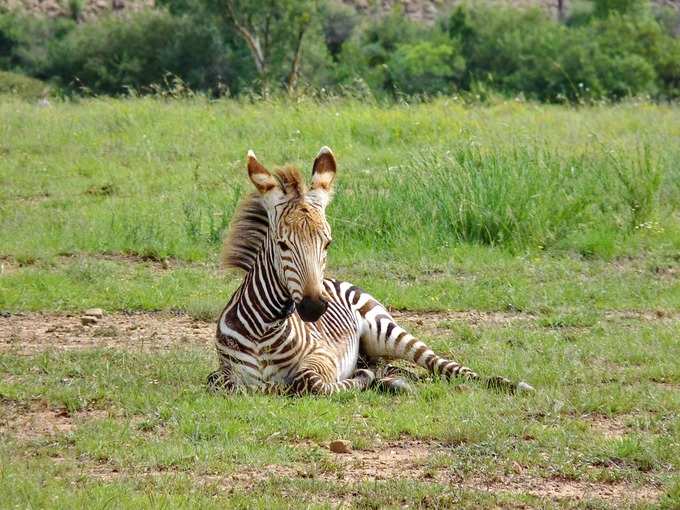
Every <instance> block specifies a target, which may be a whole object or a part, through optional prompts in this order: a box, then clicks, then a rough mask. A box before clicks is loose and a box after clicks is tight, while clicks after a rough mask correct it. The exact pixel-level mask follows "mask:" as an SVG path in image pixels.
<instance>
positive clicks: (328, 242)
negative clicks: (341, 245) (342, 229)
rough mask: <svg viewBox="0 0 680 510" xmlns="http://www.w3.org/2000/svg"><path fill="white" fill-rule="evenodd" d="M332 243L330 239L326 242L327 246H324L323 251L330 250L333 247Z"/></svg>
mask: <svg viewBox="0 0 680 510" xmlns="http://www.w3.org/2000/svg"><path fill="white" fill-rule="evenodd" d="M332 243H333V241H332V240H330V239H329V240H328V241H326V244H324V246H323V249H324V250H327V249H328V248H330V247H331V244H332Z"/></svg>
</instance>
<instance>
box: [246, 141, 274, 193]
mask: <svg viewBox="0 0 680 510" xmlns="http://www.w3.org/2000/svg"><path fill="white" fill-rule="evenodd" d="M248 177H250V181H251V182H252V183H253V184H254V185H255V187H256V188H257V191H259V192H260V193H261V194H262V195H264V194H266V193H267V192H269V191H271V190H273V189H275V188H276V186H277V182H276V179H275V178H274V176H273V175H272V174H270V173H269V170H267V169H266V168H265V167H264V166H263V165H262V163H260V162H259V161H258V160H257V158H256V157H255V153H254V152H253V151H252V150H250V151H248Z"/></svg>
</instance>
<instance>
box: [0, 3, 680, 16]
mask: <svg viewBox="0 0 680 510" xmlns="http://www.w3.org/2000/svg"><path fill="white" fill-rule="evenodd" d="M331 1H336V2H339V3H344V4H346V5H350V6H353V7H354V8H356V9H357V11H359V12H360V13H362V14H366V15H381V14H383V13H385V12H388V11H390V10H391V9H393V8H394V7H395V6H399V5H400V6H402V7H403V8H404V11H405V13H406V15H407V16H409V17H410V18H411V19H414V20H422V21H433V20H434V19H435V18H436V17H437V16H438V15H439V14H440V13H441V12H445V11H446V10H448V9H450V8H451V7H453V6H455V5H457V4H460V3H463V2H464V1H465V0H331ZM477 2H486V3H489V4H497V5H506V6H507V5H512V6H515V7H519V8H527V7H536V6H539V7H542V8H544V9H546V10H547V11H549V12H550V13H551V14H553V15H554V16H557V15H558V0H477ZM575 3H577V2H575V1H574V0H563V2H562V4H563V9H564V12H565V13H566V12H569V9H570V8H571V7H572V5H573V4H575ZM653 3H654V4H656V5H659V6H668V7H672V8H675V9H679V10H680V0H653ZM154 5H155V0H0V10H2V9H3V8H4V9H9V10H24V11H26V10H28V11H31V12H34V13H36V14H40V15H46V16H50V17H58V16H68V17H74V16H75V17H78V19H81V20H88V19H92V18H95V17H97V16H99V15H101V14H103V13H107V12H116V11H126V10H127V11H129V10H133V11H136V10H140V9H144V8H148V7H153V6H154Z"/></svg>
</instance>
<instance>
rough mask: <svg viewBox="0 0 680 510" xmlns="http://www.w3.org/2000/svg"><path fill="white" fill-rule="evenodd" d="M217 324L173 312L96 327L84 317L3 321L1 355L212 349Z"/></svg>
mask: <svg viewBox="0 0 680 510" xmlns="http://www.w3.org/2000/svg"><path fill="white" fill-rule="evenodd" d="M215 328H216V324H215V323H213V322H204V321H198V320H194V319H192V318H191V317H189V316H187V315H173V314H169V313H135V314H122V313H116V314H111V315H108V314H105V315H104V317H103V318H102V319H100V320H99V321H98V322H97V323H96V324H93V325H90V326H85V325H83V324H81V321H80V316H79V315H61V314H43V313H26V314H19V315H11V316H9V317H0V352H3V351H4V352H13V353H17V354H25V355H31V354H36V353H39V352H43V351H46V350H52V349H55V350H82V349H92V348H114V349H122V350H139V351H154V350H169V349H172V348H178V347H188V346H191V345H206V346H208V345H209V344H210V343H211V342H212V339H213V338H214V337H215Z"/></svg>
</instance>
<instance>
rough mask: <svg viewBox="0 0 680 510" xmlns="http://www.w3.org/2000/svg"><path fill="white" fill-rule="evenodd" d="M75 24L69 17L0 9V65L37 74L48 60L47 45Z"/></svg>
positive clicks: (66, 32)
mask: <svg viewBox="0 0 680 510" xmlns="http://www.w3.org/2000/svg"><path fill="white" fill-rule="evenodd" d="M75 26H76V25H75V23H74V22H73V21H72V20H69V19H63V18H58V19H48V18H38V17H34V16H29V15H20V14H18V13H13V12H10V13H4V14H3V13H0V69H5V70H16V71H21V72H23V73H27V74H32V75H37V76H40V70H41V69H42V68H43V67H44V66H45V64H46V62H47V53H48V50H47V49H48V45H49V44H50V43H51V42H54V41H57V40H59V39H61V38H63V37H64V36H65V35H66V34H68V33H69V32H70V31H71V30H72V29H73V28H74V27H75Z"/></svg>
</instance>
